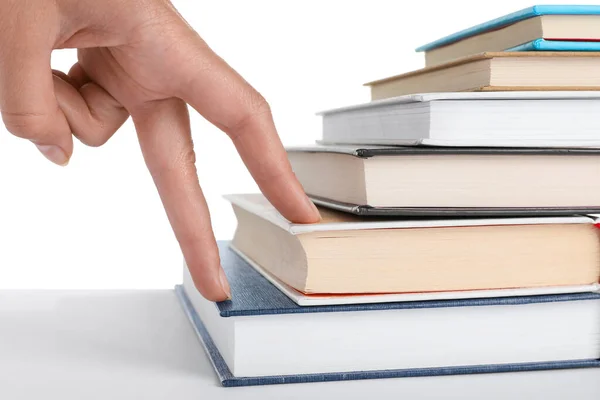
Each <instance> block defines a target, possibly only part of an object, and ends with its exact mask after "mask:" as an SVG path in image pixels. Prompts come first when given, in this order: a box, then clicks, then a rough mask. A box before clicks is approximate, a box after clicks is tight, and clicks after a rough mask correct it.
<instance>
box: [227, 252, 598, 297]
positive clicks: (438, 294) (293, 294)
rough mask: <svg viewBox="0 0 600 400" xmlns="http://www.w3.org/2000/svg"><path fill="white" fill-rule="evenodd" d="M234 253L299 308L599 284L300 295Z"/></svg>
mask: <svg viewBox="0 0 600 400" xmlns="http://www.w3.org/2000/svg"><path fill="white" fill-rule="evenodd" d="M229 249H231V250H232V251H233V252H234V253H235V254H237V255H238V257H240V258H241V259H242V260H244V261H245V262H246V263H247V264H248V265H250V266H251V267H252V268H254V270H255V271H256V272H258V273H259V274H260V275H262V276H263V277H264V278H265V279H266V280H268V281H269V282H270V283H271V284H272V285H273V286H275V287H276V288H277V289H279V291H281V293H283V294H285V295H286V296H287V297H288V298H289V299H290V300H292V301H293V302H294V303H296V304H297V305H299V306H334V305H354V304H372V303H398V302H414V301H430V300H461V299H481V298H490V297H517V296H538V295H548V294H572V293H600V283H598V282H594V283H591V284H586V285H560V286H543V287H529V288H510V289H485V290H453V291H442V292H416V293H360V294H356V293H351V294H337V293H334V294H328V293H310V294H306V293H302V292H300V291H298V290H296V289H294V288H293V287H291V286H289V285H288V284H286V283H285V282H283V281H281V280H279V279H278V278H277V277H276V276H275V275H273V274H271V273H269V271H267V270H266V269H264V268H262V267H261V266H260V265H258V264H257V263H255V262H254V261H252V260H251V259H250V258H248V257H247V256H246V255H245V254H244V253H242V252H241V251H239V250H238V249H237V248H236V247H235V246H234V245H232V244H230V245H229Z"/></svg>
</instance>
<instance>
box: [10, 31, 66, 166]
mask: <svg viewBox="0 0 600 400" xmlns="http://www.w3.org/2000/svg"><path fill="white" fill-rule="evenodd" d="M3 45H4V46H6V45H8V47H9V48H4V49H3V51H2V52H0V110H1V111H2V120H3V121H4V124H5V125H6V129H7V130H8V131H9V132H11V133H12V134H13V135H15V136H18V137H21V138H24V139H29V140H30V141H32V142H33V143H34V144H35V145H36V146H37V148H38V149H39V150H40V151H41V152H42V154H43V155H44V156H45V157H46V158H48V159H49V160H50V161H52V162H53V163H55V164H58V165H66V164H67V163H68V162H69V159H70V157H71V154H72V153H73V138H72V135H71V129H70V128H69V124H68V122H67V120H66V118H65V116H64V114H63V112H62V111H61V109H60V107H59V106H58V103H57V101H56V96H55V95H54V84H53V79H52V70H51V68H50V50H48V49H43V48H40V47H42V46H39V45H36V44H35V43H34V44H28V43H19V44H18V45H17V44H16V43H14V42H12V41H5V42H4V44H3Z"/></svg>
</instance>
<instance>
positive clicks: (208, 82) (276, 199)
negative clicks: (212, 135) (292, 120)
mask: <svg viewBox="0 0 600 400" xmlns="http://www.w3.org/2000/svg"><path fill="white" fill-rule="evenodd" d="M181 49H185V51H186V52H188V55H189V54H193V55H194V56H193V57H192V60H191V62H189V63H181V64H180V65H179V66H177V70H178V71H177V74H176V75H175V76H177V77H178V79H181V80H180V81H179V82H180V85H177V89H178V91H179V97H180V98H182V99H183V100H184V101H185V102H186V103H188V104H190V105H191V106H192V107H193V108H194V109H196V111H198V112H199V113H200V114H202V115H203V116H204V117H205V118H206V119H207V120H209V121H210V122H211V123H213V124H214V125H215V126H217V127H218V128H220V129H221V130H223V131H224V132H225V133H227V135H228V136H229V137H230V138H231V140H232V141H233V143H234V145H235V147H236V149H237V151H238V153H239V154H240V156H241V158H242V160H243V161H244V164H246V167H247V168H248V170H249V171H250V173H251V175H252V177H253V178H254V180H255V181H256V183H257V184H258V186H259V187H260V189H261V191H262V192H263V193H264V195H265V196H266V197H267V199H268V200H269V201H270V202H271V204H273V206H274V207H275V208H277V210H279V212H280V213H281V214H282V215H283V216H284V217H286V218H287V219H289V220H290V221H292V222H297V223H313V222H318V221H319V219H320V216H319V212H318V211H317V208H316V207H315V206H314V204H313V203H312V202H311V201H310V199H309V198H308V197H307V196H306V194H305V193H304V189H303V188H302V185H301V184H300V182H299V181H298V179H297V178H296V176H295V174H294V172H293V171H292V167H291V165H290V162H289V160H288V158H287V154H286V151H285V149H284V147H283V145H282V143H281V140H280V138H279V135H278V134H277V130H276V128H275V124H274V122H273V117H272V114H271V109H270V107H269V104H268V103H267V102H266V100H265V99H264V98H263V97H262V96H261V95H260V93H258V92H257V91H256V90H255V89H254V88H253V87H252V86H250V84H249V83H248V82H246V81H245V80H244V79H243V78H242V77H241V76H240V75H239V74H238V73H237V72H236V71H234V70H233V69H232V68H231V67H230V66H229V65H228V64H227V63H226V62H225V61H224V60H223V59H221V58H220V57H219V56H217V55H216V54H215V53H214V52H213V51H212V50H211V49H210V48H209V47H208V45H207V44H206V43H205V42H204V41H203V40H202V39H201V38H200V37H198V36H196V35H194V36H193V39H190V41H189V42H188V43H187V45H186V46H182V47H181ZM188 58H189V56H188Z"/></svg>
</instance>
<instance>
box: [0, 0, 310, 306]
mask: <svg viewBox="0 0 600 400" xmlns="http://www.w3.org/2000/svg"><path fill="white" fill-rule="evenodd" d="M60 48H77V49H78V62H77V63H76V64H75V65H73V67H72V68H71V70H70V71H69V73H68V74H64V73H61V72H59V71H52V70H51V68H50V54H51V52H52V50H53V49H60ZM186 103H187V104H189V105H191V106H192V107H193V108H194V109H195V110H196V111H198V112H199V113H200V114H202V115H203V116H204V117H205V118H206V119H207V120H209V121H210V122H211V123H213V124H214V125H215V126H217V127H219V128H220V129H221V130H223V131H224V132H225V133H226V134H227V135H228V136H229V137H230V138H231V140H232V141H233V143H234V144H235V146H236V148H237V150H238V152H239V154H240V156H241V157H242V159H243V160H244V163H245V164H246V166H247V167H248V169H249V170H250V172H251V174H252V176H253V177H254V179H255V180H256V182H257V184H258V185H259V187H260V189H261V190H262V192H263V193H264V194H265V196H266V197H267V198H268V199H269V201H270V202H271V203H272V204H273V205H274V206H275V207H276V208H277V209H278V210H279V211H280V212H281V213H282V214H283V216H285V217H286V218H288V219H289V220H291V221H294V222H298V223H311V222H316V221H318V219H319V214H318V211H317V210H316V208H315V207H314V205H313V204H312V203H311V202H310V200H309V199H308V198H307V197H306V195H305V194H304V191H303V189H302V187H301V185H300V184H299V182H298V181H297V179H296V177H295V176H294V174H293V172H292V170H291V167H290V164H289V162H288V160H287V157H286V153H285V151H284V149H283V146H282V144H281V142H280V140H279V137H278V135H277V132H276V130H275V126H274V124H273V119H272V116H271V112H270V109H269V106H268V104H267V102H266V101H265V100H264V98H263V97H262V96H261V95H260V94H259V93H258V92H257V91H256V90H254V89H253V88H252V87H251V86H250V85H249V84H248V83H247V82H246V81H244V79H243V78H242V77H241V76H240V75H238V74H237V73H236V72H235V71H234V70H233V69H232V68H231V67H230V66H229V65H227V63H226V62H225V61H223V60H222V59H221V58H219V57H218V56H217V55H216V54H215V53H214V52H213V51H212V50H211V49H210V48H209V47H208V45H207V44H206V43H205V42H204V41H203V40H202V39H201V38H200V37H199V36H198V34H197V33H196V32H195V31H194V30H193V29H192V28H191V27H190V26H189V25H188V24H187V23H186V22H185V20H184V19H183V18H182V17H181V16H180V15H179V14H178V13H177V11H176V10H175V8H174V7H173V6H172V5H171V3H170V2H169V1H167V0H101V1H98V0H54V1H49V0H0V110H1V111H2V119H3V121H4V123H5V125H6V128H7V129H8V130H9V131H10V132H11V133H12V134H14V135H16V136H19V137H21V138H25V139H28V140H30V141H31V142H33V143H34V144H35V145H36V146H37V147H38V149H39V150H40V151H41V152H42V153H43V154H44V155H45V156H46V157H47V158H48V159H49V160H51V161H53V162H54V163H56V164H59V165H66V164H67V163H68V161H69V158H70V157H71V154H72V152H73V136H75V137H77V138H78V139H79V140H80V141H81V142H83V143H85V144H87V145H90V146H101V145H102V144H104V143H105V142H106V141H107V140H108V139H109V138H110V137H111V136H112V135H113V134H114V133H115V131H116V130H117V129H118V128H119V127H120V126H121V125H122V124H123V123H124V122H125V120H126V119H127V118H128V117H129V115H131V117H132V119H133V122H134V124H135V127H136V130H137V134H138V139H139V142H140V146H141V149H142V152H143V154H144V159H145V161H146V165H147V167H148V169H149V171H150V173H151V175H152V177H153V179H154V182H155V184H156V186H157V188H158V191H159V193H160V197H161V199H162V202H163V205H164V207H165V209H166V212H167V215H168V218H169V221H170V223H171V226H172V227H173V230H174V232H175V235H176V237H177V240H178V241H179V244H180V246H181V249H182V252H183V254H184V257H185V259H186V262H187V264H188V266H189V268H190V271H191V274H192V276H193V277H194V282H195V284H196V286H197V288H198V290H199V291H200V292H201V293H202V294H203V295H204V296H205V297H206V298H207V299H209V300H214V301H218V300H224V299H226V298H227V297H228V296H229V286H228V284H227V281H226V279H225V276H224V274H223V271H222V269H221V267H220V262H219V254H218V250H217V246H216V242H215V239H214V236H213V233H212V228H211V222H210V216H209V213H208V209H207V205H206V201H205V200H204V197H203V195H202V191H201V189H200V186H199V184H198V179H197V174H196V169H195V155H194V149H193V144H192V139H191V134H190V124H189V118H188V112H187V107H186Z"/></svg>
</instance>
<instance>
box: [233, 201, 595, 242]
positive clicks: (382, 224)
mask: <svg viewBox="0 0 600 400" xmlns="http://www.w3.org/2000/svg"><path fill="white" fill-rule="evenodd" d="M224 197H225V198H226V199H227V200H229V201H230V202H231V203H232V204H234V205H236V206H238V207H240V208H242V209H244V210H246V211H248V212H250V213H252V214H256V215H258V216H259V217H261V218H263V219H265V220H267V221H269V222H271V223H272V224H274V225H276V226H278V227H280V228H282V229H284V230H286V231H287V232H289V233H290V234H292V235H298V234H302V233H310V232H331V231H347V230H359V229H360V230H365V229H407V228H439V227H450V226H494V225H533V224H537V225H539V224H591V223H594V222H595V220H594V218H592V217H589V216H569V217H543V218H536V217H529V218H470V219H467V218H465V219H462V218H461V219H448V218H446V219H435V220H434V219H420V220H414V219H413V220H402V219H382V220H377V221H373V220H369V221H360V220H358V218H357V217H350V216H349V218H352V219H354V220H356V221H352V222H346V221H342V222H331V223H316V224H295V223H291V222H290V221H288V220H287V219H285V218H284V217H283V216H282V215H281V214H280V213H279V212H278V211H277V209H276V208H275V207H273V205H271V203H269V202H268V201H267V200H266V199H265V198H264V197H263V195H262V194H259V193H256V194H231V195H226V196H224Z"/></svg>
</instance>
